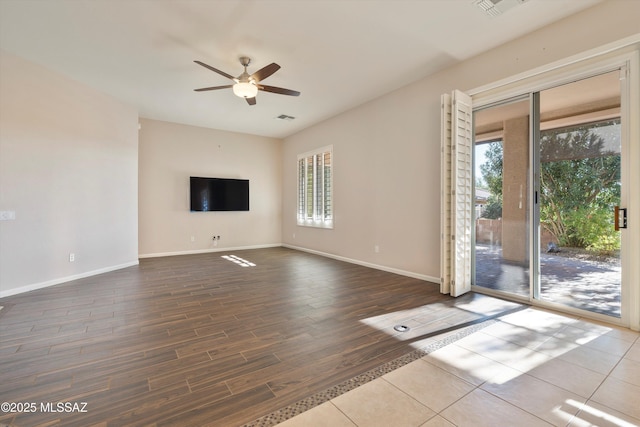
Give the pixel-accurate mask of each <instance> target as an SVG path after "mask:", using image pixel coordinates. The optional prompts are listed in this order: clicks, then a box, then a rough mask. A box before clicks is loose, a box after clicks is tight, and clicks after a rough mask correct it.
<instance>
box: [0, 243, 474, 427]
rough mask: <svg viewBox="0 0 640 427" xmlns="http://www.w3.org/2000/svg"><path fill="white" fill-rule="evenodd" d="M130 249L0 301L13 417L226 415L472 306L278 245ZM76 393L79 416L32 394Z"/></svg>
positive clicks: (238, 417) (268, 402)
mask: <svg viewBox="0 0 640 427" xmlns="http://www.w3.org/2000/svg"><path fill="white" fill-rule="evenodd" d="M234 254H235V255H237V256H239V257H241V258H242V259H245V260H247V261H250V262H251V263H253V264H255V266H245V267H243V266H241V265H240V264H237V263H234V262H232V261H230V260H227V259H224V258H222V257H221V256H222V255H226V254H224V253H210V254H201V255H188V256H176V257H168V258H155V259H143V260H141V261H140V265H139V266H135V267H130V268H126V269H123V270H119V271H115V272H111V273H106V274H103V275H99V276H94V277H90V278H86V279H82V280H77V281H73V282H69V283H66V284H62V285H58V286H54V287H50V288H46V289H41V290H37V291H33V292H29V293H24V294H20V295H16V296H13V297H8V298H4V299H2V300H0V305H4V306H5V309H3V310H1V311H0V402H22V403H36V404H37V409H38V410H37V411H36V412H34V413H19V414H16V413H0V424H3V423H4V424H9V425H15V426H38V425H65V426H83V427H84V426H92V425H99V426H107V425H108V426H112V425H113V426H122V425H151V426H165V425H179V426H203V425H215V426H237V425H242V424H244V423H247V422H250V421H252V420H255V419H256V418H258V417H260V416H262V415H265V414H268V413H270V412H272V411H274V410H277V409H279V408H281V407H284V406H287V405H290V404H292V403H294V402H296V401H298V400H300V399H302V398H304V397H306V396H309V395H311V394H314V393H317V392H319V391H322V390H324V389H326V388H328V387H331V386H333V385H335V384H338V383H340V382H342V381H345V380H347V379H349V378H352V377H354V376H356V375H359V374H361V373H363V372H365V371H367V370H370V369H372V368H374V367H376V366H379V365H381V364H383V363H386V362H388V361H390V360H393V359H395V358H397V357H399V356H402V355H403V354H406V353H409V352H411V351H412V350H414V348H413V347H411V345H410V344H411V342H412V339H406V336H405V338H403V339H398V337H397V336H396V337H394V334H395V335H398V333H397V332H395V331H394V330H393V326H394V325H395V324H398V323H405V324H406V323H408V324H410V326H412V333H413V334H414V335H413V337H414V339H413V340H417V339H420V338H421V337H422V336H424V335H425V334H428V333H429V332H433V331H434V330H437V329H441V328H443V327H446V326H451V325H456V324H460V323H463V322H468V321H470V320H474V319H477V318H478V317H480V316H482V315H483V314H486V313H476V312H474V310H469V309H468V307H463V308H464V309H461V308H457V307H461V306H464V305H465V304H466V305H467V306H468V305H469V303H470V302H472V301H473V296H469V297H466V298H462V299H460V298H459V299H453V298H450V297H447V296H444V295H441V294H440V293H439V292H438V286H437V285H436V284H432V283H428V282H424V281H421V280H417V279H412V278H408V277H404V276H398V275H395V274H391V273H387V272H382V271H379V270H374V269H369V268H366V267H362V266H358V265H353V264H349V263H344V262H340V261H336V260H332V259H327V258H324V257H320V256H316V255H312V254H308V253H304V252H299V251H294V250H290V249H285V248H269V249H259V250H248V251H239V252H234ZM46 402H53V403H56V402H76V403H81V402H86V412H84V413H64V412H46V411H45V412H43V411H41V410H40V409H41V406H40V405H41V403H46Z"/></svg>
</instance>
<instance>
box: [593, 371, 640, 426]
mask: <svg viewBox="0 0 640 427" xmlns="http://www.w3.org/2000/svg"><path fill="white" fill-rule="evenodd" d="M591 400H593V401H595V402H598V403H601V404H603V405H605V406H608V407H609V408H612V409H615V410H617V411H620V412H622V413H624V414H627V415H630V416H632V417H634V418H638V419H640V386H637V385H633V384H630V383H628V382H625V381H622V380H619V379H617V378H612V377H609V378H607V379H606V380H605V381H604V383H602V385H601V386H600V387H599V388H598V390H596V392H595V393H594V394H593V397H592V398H591Z"/></svg>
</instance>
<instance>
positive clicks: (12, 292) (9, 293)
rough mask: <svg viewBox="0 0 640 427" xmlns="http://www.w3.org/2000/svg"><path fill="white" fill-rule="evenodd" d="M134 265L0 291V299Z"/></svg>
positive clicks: (107, 268) (120, 265) (103, 269)
mask: <svg viewBox="0 0 640 427" xmlns="http://www.w3.org/2000/svg"><path fill="white" fill-rule="evenodd" d="M134 265H138V260H135V261H132V262H127V263H124V264H118V265H112V266H109V267H105V268H99V269H97V270H91V271H86V272H84V273H80V274H74V275H73V276H66V277H60V278H58V279H53V280H47V281H46V282H39V283H32V284H30V285H26V286H21V287H19V288H13V289H8V290H6V291H0V298H4V297H9V296H12V295H17V294H22V293H25V292H30V291H35V290H36V289H42V288H48V287H49V286H55V285H59V284H61V283H65V282H70V281H72V280H78V279H84V278H85V277H91V276H96V275H98V274H103V273H109V272H110V271H115V270H121V269H123V268H127V267H133V266H134Z"/></svg>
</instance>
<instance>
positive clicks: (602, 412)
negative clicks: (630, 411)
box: [567, 400, 640, 427]
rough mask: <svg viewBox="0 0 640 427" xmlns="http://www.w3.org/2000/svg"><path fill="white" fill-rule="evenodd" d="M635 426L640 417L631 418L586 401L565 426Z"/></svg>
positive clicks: (638, 422)
mask: <svg viewBox="0 0 640 427" xmlns="http://www.w3.org/2000/svg"><path fill="white" fill-rule="evenodd" d="M593 426H599V427H637V426H640V419H638V418H633V417H631V416H629V415H627V414H623V413H622V412H618V411H616V410H615V409H611V408H609V407H607V406H604V405H601V404H599V403H597V402H594V401H591V400H590V401H588V402H587V403H586V404H585V405H584V406H583V407H582V409H581V410H580V412H578V414H577V415H576V416H575V417H574V419H573V420H571V422H570V423H569V425H568V426H567V427H593Z"/></svg>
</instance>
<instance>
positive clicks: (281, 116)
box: [276, 114, 295, 122]
mask: <svg viewBox="0 0 640 427" xmlns="http://www.w3.org/2000/svg"><path fill="white" fill-rule="evenodd" d="M276 119H278V120H286V121H288V122H290V121H292V120H294V119H295V117H293V116H287V115H286V114H280V115H279V116H278V117H276Z"/></svg>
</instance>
